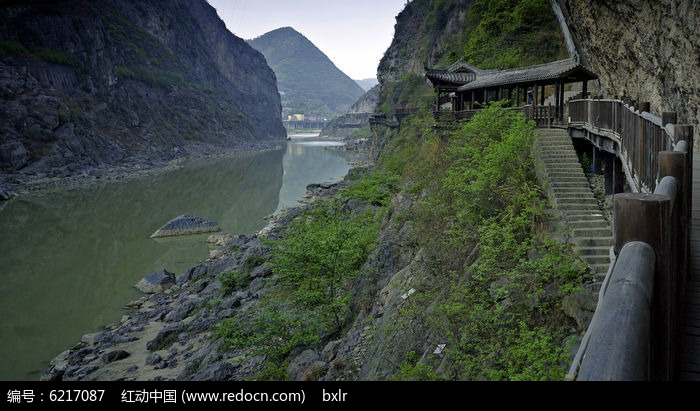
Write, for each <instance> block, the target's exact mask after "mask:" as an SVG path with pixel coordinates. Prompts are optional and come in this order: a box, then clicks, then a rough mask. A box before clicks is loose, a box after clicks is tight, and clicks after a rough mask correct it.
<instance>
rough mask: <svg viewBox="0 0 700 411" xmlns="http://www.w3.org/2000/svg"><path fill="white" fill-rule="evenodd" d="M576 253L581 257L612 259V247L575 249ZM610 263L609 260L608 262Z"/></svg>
mask: <svg viewBox="0 0 700 411" xmlns="http://www.w3.org/2000/svg"><path fill="white" fill-rule="evenodd" d="M574 251H576V252H577V253H578V255H580V256H581V257H583V256H587V257H589V256H604V257H607V258H608V259H609V258H610V247H605V246H602V247H601V246H598V247H592V246H591V247H574ZM608 261H609V260H608Z"/></svg>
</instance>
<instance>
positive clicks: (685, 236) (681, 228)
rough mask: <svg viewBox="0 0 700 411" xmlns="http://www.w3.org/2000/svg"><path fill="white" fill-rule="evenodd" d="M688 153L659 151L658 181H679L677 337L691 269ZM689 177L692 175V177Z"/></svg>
mask: <svg viewBox="0 0 700 411" xmlns="http://www.w3.org/2000/svg"><path fill="white" fill-rule="evenodd" d="M687 161H688V154H687V153H685V152H681V151H662V152H660V153H659V181H662V180H663V178H664V177H666V176H671V177H675V178H676V179H677V180H678V182H679V186H680V187H679V190H678V192H679V194H678V198H676V201H675V216H676V219H675V221H674V225H675V227H674V228H673V230H674V233H675V236H676V238H675V247H674V250H673V251H675V257H676V262H677V264H676V267H677V271H676V282H675V283H674V285H675V288H676V293H675V298H676V300H675V301H676V305H675V307H674V309H675V312H676V313H677V314H676V318H675V319H674V320H675V322H674V324H675V325H676V335H675V338H676V341H679V340H678V338H680V335H679V333H680V326H679V324H681V321H682V318H681V316H680V307H682V306H683V300H684V298H685V284H686V280H687V278H688V275H689V273H690V271H689V270H690V230H689V226H690V224H691V221H690V218H691V216H690V209H689V208H688V207H689V206H690V204H691V202H689V201H687V197H688V195H689V194H690V190H689V187H688V184H691V183H690V181H689V180H690V179H688V178H687V176H686V173H687V171H688V167H687ZM691 178H692V177H691Z"/></svg>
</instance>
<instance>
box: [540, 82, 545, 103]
mask: <svg viewBox="0 0 700 411" xmlns="http://www.w3.org/2000/svg"><path fill="white" fill-rule="evenodd" d="M544 88H545V85H544V84H543V85H542V93H541V97H540V105H541V106H544Z"/></svg>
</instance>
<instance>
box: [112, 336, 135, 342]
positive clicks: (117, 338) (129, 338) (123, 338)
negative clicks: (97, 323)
mask: <svg viewBox="0 0 700 411" xmlns="http://www.w3.org/2000/svg"><path fill="white" fill-rule="evenodd" d="M136 340H138V338H137V337H134V336H133V335H115V336H114V338H113V339H112V341H114V343H115V344H124V343H129V342H132V341H136Z"/></svg>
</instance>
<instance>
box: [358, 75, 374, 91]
mask: <svg viewBox="0 0 700 411" xmlns="http://www.w3.org/2000/svg"><path fill="white" fill-rule="evenodd" d="M355 83H357V85H359V86H360V87H362V89H363V90H364V91H365V92H367V91H369V90H370V89H371V88H372V87H374V86H376V85H377V84H379V80H377V78H376V77H372V78H365V79H362V80H355Z"/></svg>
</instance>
